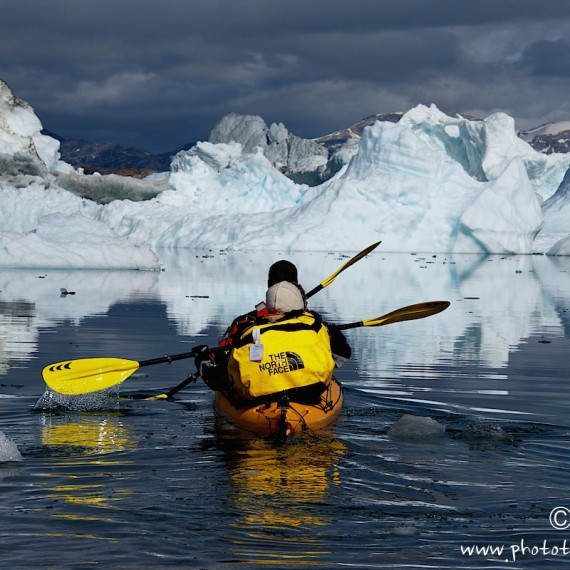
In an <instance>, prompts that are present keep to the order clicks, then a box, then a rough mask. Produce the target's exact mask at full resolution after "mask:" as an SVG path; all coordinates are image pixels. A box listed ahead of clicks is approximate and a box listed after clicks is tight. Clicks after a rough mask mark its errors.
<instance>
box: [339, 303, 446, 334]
mask: <svg viewBox="0 0 570 570" xmlns="http://www.w3.org/2000/svg"><path fill="white" fill-rule="evenodd" d="M449 305H450V303H449V301H427V302H425V303H417V304H415V305H408V306H406V307H402V308H401V309H396V310H395V311H392V312H391V313H386V314H385V315H382V316H381V317H376V318H375V319H367V320H365V321H356V322H354V323H348V324H346V325H338V328H339V329H340V330H346V329H355V328H357V327H380V326H382V325H389V324H391V323H399V322H401V321H413V320H414V319H424V318H425V317H431V316H432V315H437V313H441V311H444V310H445V309H447V307H449Z"/></svg>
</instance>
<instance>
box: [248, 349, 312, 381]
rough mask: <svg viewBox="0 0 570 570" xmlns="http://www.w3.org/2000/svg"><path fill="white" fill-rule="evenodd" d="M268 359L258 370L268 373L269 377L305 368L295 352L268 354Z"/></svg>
mask: <svg viewBox="0 0 570 570" xmlns="http://www.w3.org/2000/svg"><path fill="white" fill-rule="evenodd" d="M268 357H269V361H268V362H264V363H263V364H260V365H259V370H260V371H265V372H268V373H269V376H273V375H274V374H283V373H285V372H291V371H293V370H302V369H303V368H305V363H304V362H303V359H302V358H301V357H300V356H299V355H298V354H297V353H296V352H278V353H277V354H269V355H268Z"/></svg>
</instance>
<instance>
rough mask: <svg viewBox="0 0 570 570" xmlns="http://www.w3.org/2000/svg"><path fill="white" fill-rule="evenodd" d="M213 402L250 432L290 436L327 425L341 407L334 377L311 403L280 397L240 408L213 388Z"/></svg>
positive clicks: (339, 386) (263, 434) (222, 413)
mask: <svg viewBox="0 0 570 570" xmlns="http://www.w3.org/2000/svg"><path fill="white" fill-rule="evenodd" d="M214 406H215V408H216V411H217V412H218V414H220V415H221V416H222V417H224V418H225V419H227V420H228V421H229V422H231V423H232V424H234V425H236V426H238V427H240V428H243V429H245V430H248V431H250V432H253V433H256V434H258V435H261V436H271V435H277V436H281V437H292V436H297V435H301V434H306V433H312V432H316V431H318V430H321V429H323V428H326V427H328V426H330V425H331V424H332V423H333V422H334V421H335V420H336V419H337V418H338V416H339V415H340V412H341V409H342V388H341V385H340V383H339V382H338V380H336V379H335V378H333V380H332V382H331V383H330V384H329V386H328V387H327V388H326V389H325V391H324V392H323V393H322V394H321V396H320V399H319V401H318V402H317V403H314V404H306V403H300V402H295V401H294V400H293V399H291V400H289V399H288V398H286V397H285V398H283V397H281V398H280V399H279V400H275V401H266V402H263V403H259V402H256V403H255V404H254V405H251V406H245V407H240V408H236V407H235V406H234V405H233V404H232V403H231V402H230V400H228V398H227V397H226V396H225V395H224V394H223V393H222V392H216V396H215V399H214Z"/></svg>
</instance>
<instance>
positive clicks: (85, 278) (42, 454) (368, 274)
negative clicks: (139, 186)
mask: <svg viewBox="0 0 570 570" xmlns="http://www.w3.org/2000/svg"><path fill="white" fill-rule="evenodd" d="M278 257H279V256H275V255H273V254H271V255H268V254H254V253H251V254H244V253H242V254H237V253H236V254H223V253H217V252H216V253H214V254H211V255H207V256H203V255H196V254H189V253H186V254H184V255H179V256H170V255H167V254H164V258H165V271H164V272H160V273H156V274H154V273H141V272H97V271H92V272H88V271H76V272H73V271H59V272H58V271H52V270H50V271H46V272H38V271H35V270H34V271H8V270H0V385H1V386H0V432H3V433H4V434H5V435H6V436H7V437H8V438H10V439H11V440H13V442H15V444H16V445H17V447H18V449H19V450H20V452H21V454H22V456H23V459H22V461H20V462H4V463H1V462H0V496H1V502H0V544H1V545H2V556H1V557H0V568H35V567H38V568H39V567H42V568H90V567H100V568H168V567H187V568H253V567H256V566H260V565H261V566H266V567H275V568H311V567H314V566H321V567H324V568H331V567H352V568H535V567H540V568H553V567H560V568H562V567H567V566H568V563H569V561H570V531H569V530H568V529H566V528H565V527H566V526H568V525H570V514H569V513H570V511H569V510H568V509H570V485H569V481H570V458H569V457H570V454H569V453H568V448H569V443H570V418H569V416H568V405H569V402H570V388H569V383H570V382H569V380H570V378H569V376H570V374H569V372H570V364H569V362H568V353H569V344H570V342H569V336H570V326H569V325H570V303H569V299H570V275H569V271H570V260H569V259H564V258H561V259H549V258H546V257H536V256H533V257H531V256H525V257H507V258H500V257H491V258H477V257H474V256H459V257H457V256H456V257H455V258H451V257H449V256H447V257H446V256H437V257H432V256H431V255H430V256H423V255H419V254H418V255H408V256H403V255H392V256H390V255H388V254H381V253H375V254H373V255H370V256H369V257H368V258H366V259H365V260H362V261H360V262H359V263H358V264H356V265H355V266H353V267H352V268H350V269H348V270H347V271H346V272H344V273H342V274H341V275H340V276H339V277H338V278H337V280H336V281H335V282H334V283H333V284H331V285H330V286H329V287H327V288H326V289H325V290H324V291H322V292H320V293H319V294H318V295H316V296H315V297H314V298H313V299H312V300H311V306H312V307H313V308H315V309H317V310H319V311H321V312H322V313H324V314H325V316H326V317H327V318H328V319H329V320H332V321H334V322H341V323H342V322H352V321H356V320H359V319H369V318H373V317H376V316H380V315H382V314H385V313H387V312H389V311H391V310H393V309H396V308H399V307H402V306H404V305H408V304H411V303H416V302H421V301H429V300H437V299H447V300H449V301H451V303H452V304H451V306H450V308H449V309H448V310H447V311H445V312H444V313H441V314H440V315H437V316H434V317H430V318H428V319H424V320H422V321H413V322H406V323H395V324H391V325H389V326H386V327H378V328H371V327H366V328H359V329H354V330H352V331H349V332H348V333H347V337H348V338H349V341H350V343H351V345H352V346H353V350H354V355H353V358H352V359H351V360H350V361H349V362H348V363H347V364H346V365H345V366H344V367H343V368H342V369H341V370H339V373H338V376H339V378H340V379H341V381H342V383H343V386H344V388H345V407H344V411H343V414H342V416H341V418H340V420H339V421H338V422H337V423H336V425H335V426H334V427H333V428H332V429H331V430H330V431H329V432H327V433H325V434H322V435H321V436H320V437H306V438H302V439H299V440H296V441H292V442H290V443H288V444H287V445H284V446H276V445H274V444H271V443H270V442H266V441H264V440H261V439H259V438H256V437H249V436H247V435H246V434H244V433H239V432H236V431H235V430H233V429H231V427H229V426H227V425H225V424H223V423H222V422H221V421H220V420H219V419H218V418H216V417H215V414H214V412H213V407H212V394H211V393H210V392H209V391H208V389H207V388H206V387H205V386H204V384H203V383H201V382H199V383H197V384H194V385H191V386H189V387H188V388H186V389H185V390H184V391H182V392H180V393H179V394H177V396H176V399H175V400H174V401H165V400H141V399H133V398H132V396H135V395H141V394H153V393H160V392H164V391H167V390H168V389H169V388H172V387H173V386H176V385H177V384H178V383H179V382H180V381H181V380H182V379H184V377H185V376H186V375H187V374H188V373H189V372H193V364H192V362H191V361H187V360H183V361H179V362H175V363H172V364H170V365H160V366H152V367H145V368H141V369H139V370H138V371H137V373H135V374H134V375H133V376H132V377H130V378H128V379H127V380H126V381H125V382H124V383H123V384H122V385H121V387H120V393H119V394H117V393H113V394H108V395H107V396H105V397H103V396H100V395H96V396H91V397H84V398H76V399H74V400H73V401H67V402H66V406H64V407H62V406H61V405H56V403H54V401H53V400H52V399H50V398H49V397H48V396H49V394H45V393H44V392H45V385H44V383H43V381H42V379H41V370H42V368H43V367H44V366H45V365H47V364H48V363H51V362H55V361H59V360H63V359H66V358H83V357H100V356H109V357H121V358H131V359H135V360H144V359H148V358H154V357H159V356H162V355H164V354H177V353H182V352H186V351H188V350H189V349H190V348H191V347H192V346H195V345H196V344H202V343H205V344H210V345H213V344H214V343H215V342H216V339H217V338H218V337H219V336H220V335H221V334H222V333H223V330H224V328H225V325H226V324H227V323H228V322H229V320H231V318H232V317H233V316H235V315H236V314H238V313H241V312H244V311H245V310H249V309H250V308H251V307H253V305H254V304H255V303H256V302H257V301H259V300H260V299H261V298H262V297H263V295H264V281H265V272H266V268H267V266H268V265H269V263H271V262H272V261H274V260H275V259H277V258H278ZM289 258H291V259H293V260H294V261H295V262H296V263H297V265H298V267H299V272H300V277H301V279H302V281H303V283H304V284H305V286H306V287H307V289H309V288H312V287H313V286H314V285H316V284H318V283H319V282H320V281H322V280H323V279H324V278H325V277H327V276H328V275H330V274H331V273H333V272H334V271H335V270H336V269H337V268H338V267H339V266H340V265H341V264H342V263H343V262H344V261H346V260H347V259H348V257H346V256H343V255H339V254H317V253H314V254H302V255H301V254H298V255H294V256H289ZM61 287H65V288H67V290H68V291H72V292H73V293H75V294H74V295H63V296H62V295H61V294H60V288H61ZM405 415H407V416H413V417H414V418H415V422H414V423H412V424H411V425H408V426H407V427H406V426H404V428H402V431H401V433H400V434H399V435H398V433H395V432H394V431H393V430H391V429H390V428H391V427H392V426H394V424H396V422H398V421H399V420H400V419H401V418H402V417H403V416H405ZM426 418H432V419H433V420H435V421H437V422H438V423H439V424H440V425H441V426H444V427H445V433H443V434H430V433H427V432H426V431H425V430H426V429H427V428H426V426H427V427H429V426H428V425H427V423H426V422H427V421H428V420H427V419H426ZM418 422H420V423H418ZM398 425H401V424H398ZM1 460H2V448H1V447H0V461H1ZM556 509H558V510H556ZM553 511H554V514H552V516H551V513H552V512H553ZM551 519H552V522H553V523H554V524H551ZM555 526H558V527H560V528H554V527H555ZM566 540H568V543H567V544H566V543H565V541H566ZM475 547H476V548H478V549H479V551H477V552H476V551H474V550H472V551H470V550H469V549H470V548H475ZM491 548H493V549H494V550H493V551H491Z"/></svg>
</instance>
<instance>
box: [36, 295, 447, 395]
mask: <svg viewBox="0 0 570 570" xmlns="http://www.w3.org/2000/svg"><path fill="white" fill-rule="evenodd" d="M447 307H449V301H428V302H427V303H417V304H416V305H408V306H407V307H402V308H401V309H397V310H395V311H392V312H391V313H387V314H386V315H383V316H382V317H376V318H375V319H368V320H365V321H358V322H355V323H349V324H346V325H338V328H339V329H341V330H344V329H353V328H357V327H379V326H382V325H389V324H391V323H397V322H400V321H411V320H413V319H423V318H425V317H429V316H431V315H435V314H437V313H440V312H441V311H443V310H444V309H446V308H447ZM201 350H203V345H201V346H200V347H196V348H195V349H194V350H193V351H191V352H185V353H183V354H175V355H172V356H163V357H160V358H153V359H152V360H143V361H142V362H137V361H136V360H127V359H123V358H83V359H79V360H66V361H63V362H57V363H55V364H50V365H49V366H46V367H45V368H44V369H43V371H42V376H43V379H44V382H45V383H46V384H47V385H48V386H49V388H51V389H52V390H53V391H54V392H58V393H60V394H64V395H66V396H78V395H80V394H88V393H89V392H97V391H98V390H105V389H107V388H111V387H112V386H116V385H118V384H121V382H123V381H124V380H126V379H127V378H128V377H129V376H130V375H131V374H133V373H134V372H135V371H136V370H138V369H139V368H141V367H143V366H151V365H153V364H161V363H165V362H173V361H175V360H182V359H184V358H192V357H194V356H195V355H196V354H197V352H199V351H201ZM208 350H210V351H213V350H224V349H217V348H212V349H208ZM195 351H196V352H195ZM197 378H198V375H197V374H192V375H190V376H189V377H188V378H186V379H185V380H183V381H182V382H181V383H180V384H179V385H178V386H175V387H174V388H172V389H171V390H169V391H168V392H166V393H165V394H159V395H158V396H153V397H151V399H155V398H170V397H171V396H173V395H174V394H176V392H178V391H179V390H181V389H182V388H184V386H187V385H188V384H189V383H190V382H194V381H195V380H197Z"/></svg>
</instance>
